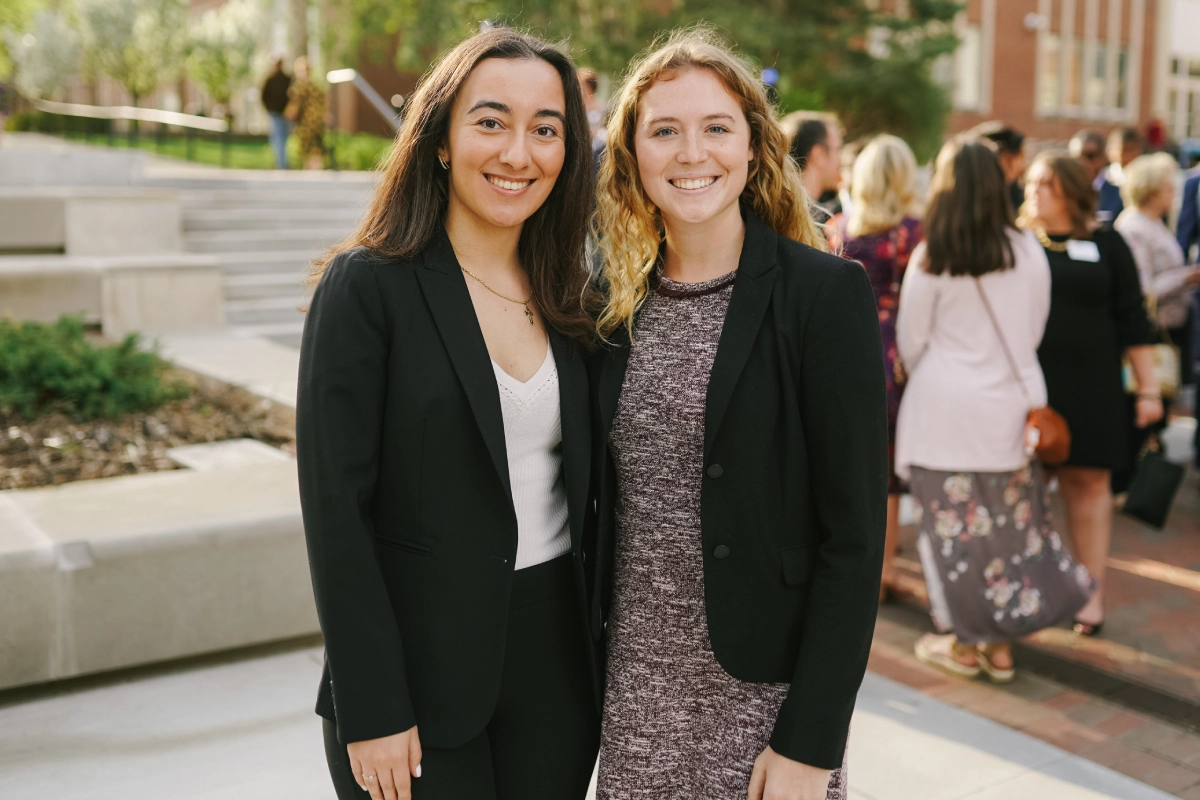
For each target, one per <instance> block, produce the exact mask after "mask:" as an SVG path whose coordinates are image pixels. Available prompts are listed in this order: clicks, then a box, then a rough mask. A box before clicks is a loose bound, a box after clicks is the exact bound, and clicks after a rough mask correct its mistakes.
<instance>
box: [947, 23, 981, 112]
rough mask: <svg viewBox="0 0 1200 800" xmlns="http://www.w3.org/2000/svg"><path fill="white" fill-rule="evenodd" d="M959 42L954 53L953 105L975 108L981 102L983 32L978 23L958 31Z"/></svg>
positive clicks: (962, 107)
mask: <svg viewBox="0 0 1200 800" xmlns="http://www.w3.org/2000/svg"><path fill="white" fill-rule="evenodd" d="M959 37H960V38H961V40H962V41H961V42H960V44H959V45H958V50H957V51H956V52H955V54H954V62H955V64H954V67H955V75H954V106H955V107H956V108H961V109H977V108H979V107H980V105H981V104H982V102H983V34H982V32H981V31H980V30H979V26H978V25H967V26H965V27H964V28H963V29H962V30H960V31H959Z"/></svg>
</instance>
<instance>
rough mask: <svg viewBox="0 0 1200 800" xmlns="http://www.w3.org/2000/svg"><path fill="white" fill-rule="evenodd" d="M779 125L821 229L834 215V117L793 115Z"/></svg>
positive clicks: (838, 159) (838, 165)
mask: <svg viewBox="0 0 1200 800" xmlns="http://www.w3.org/2000/svg"><path fill="white" fill-rule="evenodd" d="M780 124H781V125H783V130H784V132H785V133H787V134H788V136H789V138H790V139H791V142H792V145H791V153H792V158H793V159H795V161H796V163H797V164H799V165H800V170H801V182H802V183H803V184H804V191H806V192H807V193H808V196H809V198H810V199H811V200H812V201H813V202H814V203H816V204H817V206H818V209H817V210H816V211H817V213H816V214H815V216H816V223H817V224H818V225H824V224H825V223H826V222H828V221H829V219H830V218H831V217H832V216H833V215H834V213H835V212H836V211H837V206H836V203H837V189H838V183H839V182H840V180H841V171H842V129H841V126H840V125H839V124H838V121H837V117H835V116H833V115H832V114H825V113H822V112H819V111H795V112H793V113H791V114H788V115H787V116H786V117H784V118H783V119H782V120H780Z"/></svg>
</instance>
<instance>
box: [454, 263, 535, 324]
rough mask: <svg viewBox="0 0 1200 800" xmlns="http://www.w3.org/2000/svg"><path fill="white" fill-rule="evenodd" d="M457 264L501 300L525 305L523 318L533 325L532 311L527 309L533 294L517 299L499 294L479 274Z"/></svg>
mask: <svg viewBox="0 0 1200 800" xmlns="http://www.w3.org/2000/svg"><path fill="white" fill-rule="evenodd" d="M458 266H459V269H461V270H462V271H463V272H465V273H467V274H468V275H470V276H471V277H472V278H474V279H475V280H477V281H479V285H480V286H482V287H483V288H485V289H487V290H488V291H489V292H491V293H492V294H494V295H496V297H499V298H500V299H502V300H507V301H508V302H510V303H516V304H517V305H519V306H524V307H525V318H526V319H527V320H529V324H530V325H533V312H532V311H531V310H530V309H529V300H532V299H533V295H530V296H529V300H518V299H516V298H515V297H509V296H508V295H506V294H500V292H497V291H496V290H495V289H493V288H492V287H490V286H488V285H487V282H486V281H485V280H484V279H483V278H481V277H479V276H478V275H476V274H475V273H474V272H471V270H469V269H467V268H466V267H464V266H463V265H462V264H459V265H458Z"/></svg>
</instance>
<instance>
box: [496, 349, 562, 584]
mask: <svg viewBox="0 0 1200 800" xmlns="http://www.w3.org/2000/svg"><path fill="white" fill-rule="evenodd" d="M492 369H493V370H494V371H495V373H496V385H497V386H498V387H499V389H500V410H501V411H502V412H503V414H504V441H505V444H506V445H507V449H508V478H509V483H510V484H511V485H512V498H513V506H514V507H515V508H516V511H517V560H516V569H524V568H525V567H532V566H534V565H535V564H541V563H543V562H546V561H549V560H551V559H553V558H557V557H558V556H561V555H565V554H566V553H569V552H570V551H571V529H570V526H569V524H568V521H567V487H566V483H565V481H564V478H563V468H562V418H561V417H560V415H559V398H558V367H557V366H556V365H555V363H554V354H553V353H552V352H551V350H550V347H549V345H547V346H546V359H545V360H544V361H543V362H542V366H541V367H540V368H539V369H538V371H537V373H536V374H535V375H534V376H533V377H532V378H530V379H529V380H528V381H526V382H525V383H521V382H520V381H518V380H517V379H516V378H514V377H512V376H511V375H509V374H508V373H507V372H505V371H504V370H503V369H501V368H500V365H499V364H497V363H496V362H495V361H493V362H492Z"/></svg>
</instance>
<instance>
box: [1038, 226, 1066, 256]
mask: <svg viewBox="0 0 1200 800" xmlns="http://www.w3.org/2000/svg"><path fill="white" fill-rule="evenodd" d="M1033 232H1034V233H1035V234H1037V238H1038V241H1039V242H1041V243H1042V247H1044V248H1046V249H1047V250H1049V251H1050V252H1052V253H1065V252H1067V243H1066V242H1056V241H1054V240H1053V239H1051V238H1050V235H1049V234H1048V233H1046V229H1045V228H1034V229H1033Z"/></svg>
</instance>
